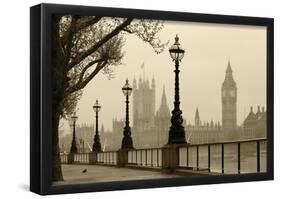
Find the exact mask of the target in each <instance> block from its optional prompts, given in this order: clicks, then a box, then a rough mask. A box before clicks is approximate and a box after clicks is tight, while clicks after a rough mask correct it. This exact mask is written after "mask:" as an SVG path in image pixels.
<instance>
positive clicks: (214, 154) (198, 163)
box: [179, 139, 267, 174]
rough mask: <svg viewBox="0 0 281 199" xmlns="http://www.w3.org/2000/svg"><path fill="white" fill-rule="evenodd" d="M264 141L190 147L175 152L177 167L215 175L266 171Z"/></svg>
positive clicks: (253, 140)
mask: <svg viewBox="0 0 281 199" xmlns="http://www.w3.org/2000/svg"><path fill="white" fill-rule="evenodd" d="M266 145H267V140H266V139H252V140H243V141H231V142H220V143H212V144H194V145H187V146H184V147H180V148H179V167H180V168H188V169H193V170H198V171H199V170H206V171H208V172H217V173H238V174H240V173H255V172H265V171H266V158H267V157H266V151H267V150H266Z"/></svg>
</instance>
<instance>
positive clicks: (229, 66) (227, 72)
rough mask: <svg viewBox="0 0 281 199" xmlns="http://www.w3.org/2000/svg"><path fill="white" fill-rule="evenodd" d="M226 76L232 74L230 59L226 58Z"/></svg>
mask: <svg viewBox="0 0 281 199" xmlns="http://www.w3.org/2000/svg"><path fill="white" fill-rule="evenodd" d="M226 74H232V69H231V64H230V58H229V57H228V63H227V69H226Z"/></svg>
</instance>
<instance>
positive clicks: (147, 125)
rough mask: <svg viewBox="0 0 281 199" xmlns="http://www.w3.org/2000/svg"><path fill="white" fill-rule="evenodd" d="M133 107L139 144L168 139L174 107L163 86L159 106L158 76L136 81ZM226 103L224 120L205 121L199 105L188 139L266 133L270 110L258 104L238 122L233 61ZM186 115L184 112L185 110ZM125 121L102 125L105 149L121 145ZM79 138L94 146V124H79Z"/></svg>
mask: <svg viewBox="0 0 281 199" xmlns="http://www.w3.org/2000/svg"><path fill="white" fill-rule="evenodd" d="M133 88H134V90H133V96H132V98H133V99H132V100H133V102H132V104H133V107H132V110H133V118H132V119H131V120H132V122H131V130H132V138H133V142H134V147H135V148H149V147H161V146H163V145H164V144H166V143H167V141H168V132H169V127H170V125H171V122H170V118H171V111H170V110H169V106H168V104H167V96H166V94H165V88H164V87H163V92H162V97H161V104H160V106H159V107H158V109H157V110H156V107H155V101H156V96H155V91H156V83H155V80H154V78H153V79H152V81H151V83H150V82H149V81H148V80H145V79H144V78H143V79H142V78H139V80H138V83H137V81H136V80H135V79H134V81H133ZM221 104H222V124H221V123H220V122H219V121H213V120H211V121H210V122H206V121H203V122H202V121H201V118H200V114H199V110H198V108H196V111H195V117H194V124H190V123H189V124H188V125H186V123H185V120H184V126H185V131H186V139H187V141H188V142H189V143H191V144H198V143H213V142H220V141H227V140H241V139H252V138H264V137H266V111H265V110H264V108H262V110H260V107H258V109H257V111H256V112H255V113H254V111H253V108H252V107H251V109H250V112H249V114H248V116H247V117H246V119H245V120H244V122H243V123H242V124H241V125H237V86H236V83H235V80H234V78H233V71H232V68H231V64H230V61H228V65H227V68H226V73H225V79H224V81H223V83H222V87H221ZM183 115H184V112H183ZM124 124H125V121H124V120H123V119H122V120H117V119H116V118H115V119H113V121H112V131H105V130H104V128H103V127H102V128H101V132H100V136H101V144H102V148H103V149H104V150H118V149H120V147H121V140H122V137H123V128H124ZM76 132H77V137H78V139H77V140H80V139H86V140H85V142H82V143H84V145H86V149H84V150H86V151H87V150H89V147H88V146H92V143H93V136H94V133H95V132H94V127H93V126H90V127H86V126H85V125H82V126H78V128H77V130H76ZM61 143H63V148H67V149H69V147H70V146H67V147H66V144H67V143H71V136H70V135H69V136H66V137H65V138H64V139H62V142H61Z"/></svg>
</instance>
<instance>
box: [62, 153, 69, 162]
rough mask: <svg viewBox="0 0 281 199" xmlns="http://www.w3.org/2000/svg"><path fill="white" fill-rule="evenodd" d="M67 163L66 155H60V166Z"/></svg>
mask: <svg viewBox="0 0 281 199" xmlns="http://www.w3.org/2000/svg"><path fill="white" fill-rule="evenodd" d="M67 161H68V158H67V154H61V155H60V162H61V164H67Z"/></svg>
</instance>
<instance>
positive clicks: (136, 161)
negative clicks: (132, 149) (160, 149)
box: [136, 150, 138, 165]
mask: <svg viewBox="0 0 281 199" xmlns="http://www.w3.org/2000/svg"><path fill="white" fill-rule="evenodd" d="M137 164H138V151H137V150H136V165H137Z"/></svg>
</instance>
